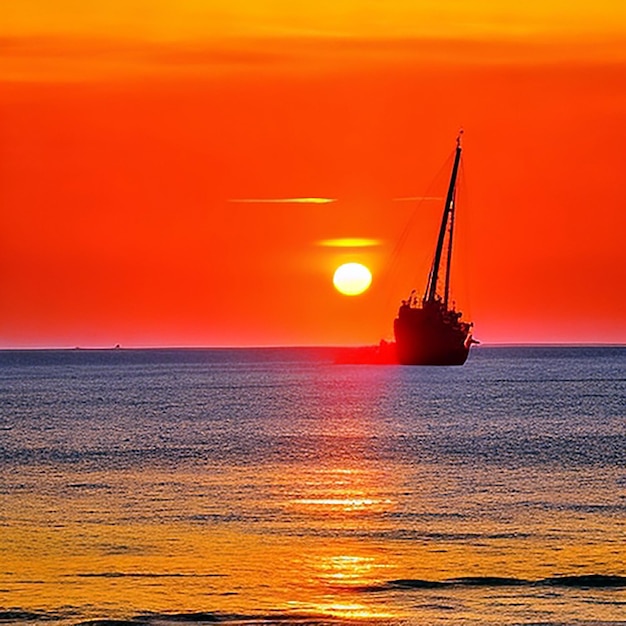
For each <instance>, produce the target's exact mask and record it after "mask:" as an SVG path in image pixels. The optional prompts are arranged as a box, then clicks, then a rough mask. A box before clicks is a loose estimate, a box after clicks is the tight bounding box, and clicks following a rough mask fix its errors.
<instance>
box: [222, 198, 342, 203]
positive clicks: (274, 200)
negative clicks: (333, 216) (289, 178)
mask: <svg viewBox="0 0 626 626" xmlns="http://www.w3.org/2000/svg"><path fill="white" fill-rule="evenodd" d="M229 202H235V203H241V204H330V203H331V202H337V198H231V199H230V200H229Z"/></svg>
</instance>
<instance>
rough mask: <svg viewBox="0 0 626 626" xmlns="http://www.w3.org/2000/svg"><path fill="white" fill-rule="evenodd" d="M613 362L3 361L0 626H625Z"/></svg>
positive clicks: (115, 356)
mask: <svg viewBox="0 0 626 626" xmlns="http://www.w3.org/2000/svg"><path fill="white" fill-rule="evenodd" d="M625 365H626V348H624V347H614V348H611V347H535V348H534V347H482V346H481V347H478V348H476V349H473V350H472V353H471V354H470V358H469V360H468V362H467V363H466V364H465V365H464V366H462V367H451V368H445V367H444V368H436V367H401V366H392V365H336V364H334V363H333V351H332V350H331V349H323V348H320V349H315V348H301V349H296V348H293V349H292V348H284V349H232V350H231V349H219V350H209V349H206V350H205V349H185V350H174V349H172V350H126V349H123V350H42V351H36V350H32V351H30V350H25V351H6V350H5V351H0V622H2V623H9V624H22V625H24V626H27V625H30V624H46V625H48V626H55V625H59V626H61V625H63V626H64V625H66V624H92V625H93V626H106V625H109V626H123V625H124V624H127V625H128V626H138V625H141V624H147V625H150V626H159V625H170V624H181V623H194V624H204V623H224V624H281V625H290V624H315V625H321V624H355V625H370V624H390V625H398V626H400V625H402V626H404V625H422V624H423V625H435V626H437V625H441V624H446V625H448V624H463V625H475V626H486V625H495V624H535V625H539V624H541V625H556V624H568V625H581V624H588V625H600V624H602V625H604V624H626V419H625V417H626V368H625Z"/></svg>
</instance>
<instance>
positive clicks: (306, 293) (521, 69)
mask: <svg viewBox="0 0 626 626" xmlns="http://www.w3.org/2000/svg"><path fill="white" fill-rule="evenodd" d="M0 11H1V12H2V19H0V81H1V84H0V348H27V347H74V346H81V347H110V346H113V345H116V344H120V345H122V346H125V347H150V346H249V345H254V346H264V345H359V344H370V343H378V341H379V340H380V339H391V337H392V328H393V318H394V317H395V314H396V311H397V307H398V304H399V302H400V300H401V299H402V298H405V297H406V296H408V294H409V292H410V291H411V290H412V289H413V288H415V289H417V291H418V293H423V291H424V288H425V286H426V279H427V274H428V269H429V266H430V262H431V258H432V254H433V251H434V247H435V243H436V242H435V238H436V231H437V227H438V221H439V219H440V216H441V211H442V205H443V196H444V195H445V189H446V184H447V176H448V172H449V168H450V164H451V162H450V158H451V156H452V153H453V151H454V145H455V139H456V136H457V133H458V130H459V129H460V128H463V129H464V134H463V165H462V170H461V179H460V189H459V197H458V201H457V223H456V240H455V249H454V256H453V270H452V281H453V282H452V298H453V299H454V300H455V301H456V303H457V308H458V309H459V310H462V311H463V314H464V318H465V319H469V320H471V321H473V322H474V324H475V333H474V334H475V336H476V337H477V338H478V339H479V340H481V341H482V342H483V343H485V344H495V343H622V344H623V343H626V295H624V285H625V282H626V280H625V279H626V245H625V239H624V232H626V223H625V222H626V219H625V217H624V215H625V208H626V207H625V200H624V198H625V197H626V176H624V171H623V170H624V162H625V160H626V159H625V157H626V115H625V113H624V112H625V111H626V4H624V3H623V2H622V1H618V0H612V1H609V0H597V1H595V2H593V3H588V2H579V1H578V0H568V1H560V0H559V1H553V0H543V1H542V2H538V1H534V0H529V1H528V2H526V3H513V2H500V3H494V2H492V1H486V0H485V1H482V2H481V1H474V2H467V1H463V2H461V1H460V0H437V1H435V0H431V1H426V0H388V1H386V2H382V1H374V0H370V1H367V0H362V1H360V2H357V1H355V0H332V1H331V0H317V1H316V2H308V3H294V2H287V1H286V0H275V1H264V2H261V1H259V0H238V1H237V0H229V1H226V0H224V1H222V0H212V1H211V2H200V1H199V0H183V1H178V2H175V1H173V0H150V1H148V0H124V1H121V0H110V1H109V2H95V1H92V2H90V1H86V0H80V1H78V0H56V1H55V2H54V3H52V2H49V1H46V0H20V1H19V2H18V1H11V0H3V1H2V2H1V3H0ZM294 199H299V201H297V202H295V201H289V200H294ZM303 199H304V200H303ZM306 199H309V201H306ZM313 200H315V201H313ZM351 261H355V262H361V263H364V264H366V265H367V266H368V267H369V268H370V269H371V271H372V275H373V280H372V286H371V287H370V289H369V290H368V291H367V292H365V293H364V294H363V295H360V296H354V297H347V296H344V295H341V294H339V293H338V292H337V291H336V290H335V289H334V287H333V283H332V276H333V273H334V270H335V269H336V268H337V267H338V265H340V264H341V263H344V262H351Z"/></svg>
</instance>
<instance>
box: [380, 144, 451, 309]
mask: <svg viewBox="0 0 626 626" xmlns="http://www.w3.org/2000/svg"><path fill="white" fill-rule="evenodd" d="M455 153H456V149H455V150H452V152H451V153H450V155H449V156H448V158H447V159H446V160H445V161H444V163H443V165H442V166H441V167H440V168H439V171H438V172H437V174H436V175H435V176H434V177H433V178H432V179H431V182H430V184H429V186H428V188H427V190H426V192H425V194H424V195H423V196H421V197H420V200H418V202H417V205H416V207H415V209H414V210H413V212H412V213H411V215H410V217H409V219H408V221H407V223H406V225H405V227H404V229H403V230H402V233H401V234H400V237H399V238H398V240H397V242H396V244H395V246H394V248H393V250H392V252H391V255H390V257H389V260H388V262H387V264H386V267H385V268H384V269H385V271H384V274H383V275H384V276H385V277H386V280H385V282H386V292H387V293H386V297H385V306H386V307H390V306H391V304H392V298H393V299H395V298H397V297H398V295H397V293H394V287H395V282H396V280H394V279H396V274H397V272H398V268H399V265H400V259H401V256H402V252H403V250H404V248H405V246H406V244H407V241H408V239H409V235H410V234H411V232H412V231H413V226H414V223H415V221H416V219H417V215H418V213H421V211H420V209H422V206H423V204H424V202H425V198H428V197H432V196H433V195H434V194H433V189H434V187H435V185H436V184H438V183H440V181H441V180H442V178H443V176H444V173H445V172H447V170H449V169H450V163H451V162H452V160H453V159H454V156H455ZM429 254H430V250H428V251H427V250H425V249H424V250H422V255H421V258H422V259H423V260H425V259H426V258H428V255H429ZM410 278H411V279H410V281H408V283H407V286H408V287H411V285H413V284H417V282H418V279H419V277H418V274H417V270H415V272H414V274H413V275H412V276H411V277H410ZM407 296H408V293H407ZM394 305H395V303H394Z"/></svg>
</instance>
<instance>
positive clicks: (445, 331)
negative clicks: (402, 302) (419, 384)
mask: <svg viewBox="0 0 626 626" xmlns="http://www.w3.org/2000/svg"><path fill="white" fill-rule="evenodd" d="M394 334H395V339H396V352H397V359H398V363H400V364H401V365H463V363H465V361H466V360H467V356H468V354H469V347H470V344H471V336H470V334H469V325H468V324H466V323H463V322H456V321H451V320H450V319H448V318H446V317H445V316H442V315H438V314H434V315H433V314H432V313H431V312H429V311H426V310H424V309H422V308H408V307H405V309H404V310H402V309H401V310H400V313H399V315H398V317H397V318H396V319H395V321H394Z"/></svg>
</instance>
